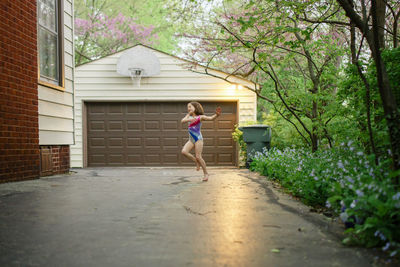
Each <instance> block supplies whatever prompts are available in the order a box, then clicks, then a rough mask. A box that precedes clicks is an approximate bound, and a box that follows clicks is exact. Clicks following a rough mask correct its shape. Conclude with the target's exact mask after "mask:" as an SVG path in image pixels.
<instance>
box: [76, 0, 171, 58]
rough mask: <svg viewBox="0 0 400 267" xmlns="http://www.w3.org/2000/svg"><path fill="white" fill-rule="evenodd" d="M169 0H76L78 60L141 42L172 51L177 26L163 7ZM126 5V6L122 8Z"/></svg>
mask: <svg viewBox="0 0 400 267" xmlns="http://www.w3.org/2000/svg"><path fill="white" fill-rule="evenodd" d="M166 2H169V1H167V0H154V1H147V2H141V3H140V5H137V3H136V2H132V1H127V0H115V1H110V0H90V1H88V0H77V1H75V52H76V57H75V63H76V64H78V65H79V64H82V63H85V62H87V61H91V60H93V59H96V58H99V57H101V56H106V55H109V54H112V53H115V52H117V51H120V50H121V49H124V48H127V47H130V46H133V45H135V44H138V43H142V44H146V45H150V46H152V47H155V48H158V49H161V50H163V51H166V52H170V51H173V50H175V49H176V43H177V40H176V39H175V37H174V34H173V32H174V27H173V25H172V23H171V22H169V21H168V18H167V17H166V16H165V15H166V12H167V11H166V10H165V9H164V8H163V7H164V6H165V3H166ZM122 7H123V8H122Z"/></svg>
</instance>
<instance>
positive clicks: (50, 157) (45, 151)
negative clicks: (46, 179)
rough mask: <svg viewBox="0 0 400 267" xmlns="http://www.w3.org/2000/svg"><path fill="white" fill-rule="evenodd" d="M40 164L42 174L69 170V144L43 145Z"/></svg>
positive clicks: (46, 174)
mask: <svg viewBox="0 0 400 267" xmlns="http://www.w3.org/2000/svg"><path fill="white" fill-rule="evenodd" d="M40 164H41V168H40V176H48V175H54V174H60V173H66V172H69V166H70V165H69V146H65V145H55V146H54V145H53V146H41V147H40Z"/></svg>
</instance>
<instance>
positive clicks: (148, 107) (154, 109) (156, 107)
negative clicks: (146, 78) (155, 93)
mask: <svg viewBox="0 0 400 267" xmlns="http://www.w3.org/2000/svg"><path fill="white" fill-rule="evenodd" d="M144 113H146V114H148V115H151V114H160V113H161V105H160V104H159V103H145V105H144Z"/></svg>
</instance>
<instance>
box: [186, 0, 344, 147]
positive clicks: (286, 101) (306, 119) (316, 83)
mask: <svg viewBox="0 0 400 267" xmlns="http://www.w3.org/2000/svg"><path fill="white" fill-rule="evenodd" d="M293 11H295V10H293V9H291V8H290V6H288V5H284V4H282V5H281V4H280V3H277V2H275V1H268V0H264V1H257V4H256V3H255V1H250V2H248V3H247V4H239V5H235V4H233V5H230V6H224V7H223V8H221V10H217V11H216V14H215V15H214V16H213V18H212V19H211V21H212V26H213V27H210V24H207V25H205V27H204V28H202V31H201V32H199V30H198V28H197V29H196V32H194V33H189V34H184V35H183V36H184V37H186V38H188V39H189V40H194V43H193V49H192V50H190V52H188V55H189V54H190V59H191V60H194V61H196V62H198V63H202V64H204V65H206V66H207V67H208V66H213V67H217V68H218V67H219V68H223V69H224V70H228V71H229V73H230V74H229V75H228V76H227V77H222V78H224V79H225V80H229V78H230V77H231V76H232V75H239V76H242V77H245V78H250V79H253V80H254V81H255V82H257V83H259V84H261V87H260V88H248V89H250V90H253V91H254V92H255V93H256V94H257V96H258V97H259V98H261V99H264V100H266V101H267V102H269V103H270V104H272V106H273V107H274V109H275V110H276V111H277V112H278V113H279V114H280V115H281V116H282V118H284V119H285V120H286V121H287V122H289V123H290V124H291V125H292V127H294V128H295V129H296V130H297V132H298V134H299V135H300V136H301V137H302V138H303V141H304V142H305V143H306V144H308V145H309V146H310V147H311V148H312V151H316V150H317V149H318V146H319V143H320V142H321V141H322V140H326V141H327V143H329V145H330V146H332V142H333V140H332V136H331V135H330V134H329V129H328V127H327V125H328V123H329V122H330V121H331V120H332V118H333V117H334V116H335V114H334V112H331V110H332V109H335V107H334V106H335V101H334V95H335V92H334V91H335V80H337V79H335V75H336V66H337V65H338V62H339V61H340V56H341V53H342V52H343V51H342V50H341V48H340V47H341V43H342V42H343V40H342V39H341V38H340V36H339V34H338V32H337V29H336V28H335V27H314V28H312V27H310V25H311V24H310V23H307V24H304V23H298V22H297V21H296V20H295V19H294V17H293ZM271 81H272V84H271Z"/></svg>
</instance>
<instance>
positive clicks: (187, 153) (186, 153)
mask: <svg viewBox="0 0 400 267" xmlns="http://www.w3.org/2000/svg"><path fill="white" fill-rule="evenodd" d="M193 147H194V144H193V143H192V142H190V141H187V142H186V144H185V145H184V146H183V148H182V152H181V153H182V155H184V156H185V157H187V158H188V159H190V160H193V161H194V162H195V163H196V165H197V167H196V169H197V170H200V163H199V162H198V161H197V160H196V158H195V157H194V156H193V155H192V154H190V150H192V149H193Z"/></svg>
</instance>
